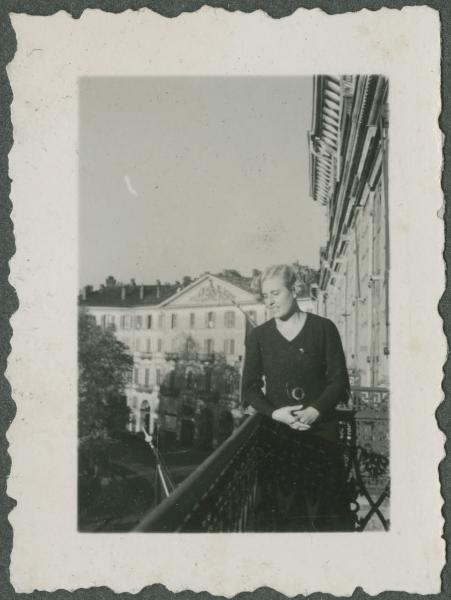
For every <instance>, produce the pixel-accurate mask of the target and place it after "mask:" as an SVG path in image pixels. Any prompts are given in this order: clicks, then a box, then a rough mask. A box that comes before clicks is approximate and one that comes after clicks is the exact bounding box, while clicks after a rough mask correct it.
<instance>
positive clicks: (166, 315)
mask: <svg viewBox="0 0 451 600" xmlns="http://www.w3.org/2000/svg"><path fill="white" fill-rule="evenodd" d="M248 283H249V284H250V282H248ZM79 303H80V306H82V307H84V309H85V310H87V311H88V312H89V313H90V314H91V315H93V316H94V317H95V319H96V322H97V324H98V325H101V326H103V327H109V328H110V329H112V330H113V331H114V332H115V335H116V337H117V338H118V339H119V340H121V341H122V342H124V343H125V344H126V345H127V346H128V348H129V350H130V352H131V353H132V354H133V359H134V370H133V379H132V381H131V382H130V385H129V387H128V389H127V403H128V406H129V407H130V409H131V424H130V429H131V430H132V431H141V430H142V428H143V427H145V429H146V430H147V431H153V429H154V424H155V420H156V419H158V416H159V415H158V408H159V403H160V396H161V394H160V388H161V386H162V385H163V382H167V381H168V376H169V375H170V373H171V372H172V371H174V369H175V365H176V363H177V362H178V361H179V359H180V358H181V357H182V358H183V357H184V356H185V355H186V354H188V355H189V356H190V357H191V358H192V357H193V356H194V357H195V360H196V361H197V362H198V363H199V364H201V365H208V364H211V363H213V362H215V361H218V360H219V359H220V360H221V361H223V362H224V363H225V364H226V365H229V366H234V365H236V366H237V368H238V369H239V368H240V363H241V360H242V357H243V354H244V338H245V333H246V316H245V314H246V315H247V317H248V319H249V320H250V322H252V323H255V324H257V325H258V324H260V323H263V322H264V321H265V320H266V318H267V315H266V310H265V307H264V305H263V304H262V303H260V302H258V301H256V299H255V297H254V295H253V294H252V292H251V289H250V285H247V282H246V280H245V279H244V278H243V279H242V280H241V281H240V284H238V283H237V282H236V280H233V282H231V281H229V280H228V279H227V278H225V277H221V276H217V275H210V274H208V273H207V274H205V275H203V276H202V277H200V278H199V279H197V280H196V281H194V282H192V283H190V284H189V285H186V286H185V287H181V286H178V287H177V286H169V285H166V286H164V285H161V284H159V283H157V284H156V285H152V286H143V285H141V286H139V285H127V286H123V285H118V284H116V282H115V281H114V279H113V278H109V279H108V280H107V282H106V285H105V286H103V288H102V289H100V290H97V291H93V290H92V289H91V288H89V287H88V288H85V289H84V290H83V292H82V295H81V297H80V301H79ZM168 402H169V396H168V398H167V402H166V404H168ZM165 413H168V417H167V418H166V417H165V422H166V429H169V430H170V429H171V427H173V430H174V431H176V430H177V428H178V427H179V424H177V423H176V422H175V421H174V422H173V423H172V425H171V418H170V417H171V411H169V412H168V411H167V410H166V408H165ZM172 413H173V416H177V415H178V409H177V410H175V409H174V411H172ZM181 435H183V434H181Z"/></svg>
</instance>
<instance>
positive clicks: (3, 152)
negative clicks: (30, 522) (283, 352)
mask: <svg viewBox="0 0 451 600" xmlns="http://www.w3.org/2000/svg"><path fill="white" fill-rule="evenodd" d="M86 4H87V3H86V2H77V1H72V2H69V1H61V2H58V1H55V2H54V1H52V0H50V1H48V0H46V1H42V2H39V1H30V2H20V1H17V2H14V1H10V2H5V3H4V4H2V5H1V7H0V23H1V24H2V27H1V30H0V62H1V71H0V86H1V87H0V112H1V131H0V194H1V195H0V208H1V211H0V265H1V270H0V359H1V371H2V378H1V380H0V394H1V400H2V411H1V413H0V418H1V424H0V469H1V473H2V480H1V481H2V485H1V492H0V493H1V503H0V523H1V526H0V530H1V533H2V541H3V543H2V544H1V545H0V568H1V570H2V576H1V578H0V593H1V594H2V596H3V597H5V598H7V597H14V596H15V592H14V590H13V589H12V586H11V584H10V583H9V578H8V563H9V554H10V552H11V548H12V544H13V532H12V530H11V527H10V525H9V522H8V514H9V512H10V511H11V509H12V508H13V506H14V500H12V499H9V498H7V497H6V493H5V489H6V476H5V475H6V474H7V473H8V471H9V456H8V454H7V442H6V438H5V432H6V430H7V428H8V427H9V424H10V423H11V421H12V419H13V418H14V414H15V405H14V402H13V400H12V398H11V393H10V388H9V384H8V382H7V381H6V379H5V377H4V375H3V372H4V370H5V367H6V361H7V358H8V354H9V348H10V346H9V339H10V336H11V333H12V331H11V327H10V325H9V319H10V317H11V315H12V314H13V313H14V312H15V311H16V310H17V308H18V300H17V297H16V294H15V291H14V289H12V288H11V286H10V285H9V284H8V279H7V278H8V261H9V259H10V257H11V256H12V255H13V254H14V250H15V248H14V235H13V234H14V230H13V223H12V222H11V220H10V219H9V218H8V215H9V213H10V210H11V203H10V200H9V191H10V181H9V177H8V153H9V151H10V148H11V146H12V143H13V132H12V129H11V121H10V102H11V89H10V86H9V82H8V78H7V74H6V65H7V64H8V63H9V62H10V61H11V59H12V57H13V55H14V51H15V36H14V31H13V29H12V27H11V23H10V19H9V13H10V12H17V13H27V14H36V15H50V14H54V13H56V12H57V11H59V10H65V11H67V12H68V13H70V14H72V16H73V17H75V18H77V17H79V16H80V15H81V13H82V12H83V10H84V8H85V7H86ZM206 4H207V5H209V6H213V7H222V8H225V9H227V10H241V11H243V12H252V11H254V10H258V9H260V10H263V11H265V12H267V13H268V14H269V15H270V16H272V17H274V18H281V17H284V16H288V15H290V14H291V13H292V12H294V11H295V10H296V9H297V8H300V7H302V8H321V9H323V10H324V11H325V12H327V13H329V14H337V13H345V12H351V11H355V10H360V9H362V8H369V9H371V10H376V9H378V8H381V7H383V6H385V7H387V8H402V7H403V6H413V5H421V6H430V7H432V8H435V9H437V10H439V11H440V18H441V24H442V33H441V38H442V83H441V85H442V114H441V118H440V127H441V129H442V132H443V134H444V136H445V137H444V160H445V163H444V171H443V179H442V187H443V191H444V194H445V198H446V199H448V196H449V189H450V185H451V173H450V169H449V160H450V159H449V150H450V141H449V140H450V123H451V106H450V104H451V103H450V101H449V94H447V93H446V90H449V89H451V78H450V65H451V6H449V5H448V2H447V0H441V1H437V2H394V1H392V2H387V3H383V2H348V1H342V2H340V3H339V6H335V5H336V4H338V3H336V2H333V3H331V2H328V1H327V0H325V1H322V2H320V1H317V2H309V1H306V2H301V1H299V2H284V3H279V2H273V1H268V2H245V1H243V2H239V1H238V2H224V3H221V2H211V3H206ZM330 4H334V7H333V8H331V6H330ZM202 5H203V4H202V3H201V2H183V1H180V2H177V1H173V2H170V3H167V2H164V1H161V2H139V1H138V2H130V1H129V2H127V1H125V0H124V1H117V2H115V1H105V2H93V3H92V4H90V5H89V8H100V9H102V10H105V11H111V12H115V13H118V12H122V11H123V10H126V9H128V8H133V9H138V8H142V7H147V8H151V9H152V10H154V11H155V12H158V13H160V14H163V15H165V16H168V17H174V16H177V15H178V14H180V13H181V12H192V11H195V10H197V9H198V8H200V7H201V6H202ZM282 5H283V6H282ZM450 219H451V215H450V207H449V203H446V205H445V211H444V223H445V234H446V241H445V248H444V256H445V259H446V261H447V265H448V264H449V260H450V248H449V244H450V241H449V240H450V231H449V228H450V222H451V221H450ZM440 312H441V315H442V317H443V320H444V331H445V333H446V334H447V336H448V334H449V328H450V313H451V299H450V296H449V284H448V283H447V289H446V291H444V294H443V297H442V300H441V303H440ZM426 318H427V317H426ZM448 339H449V338H448ZM450 378H451V369H450V368H449V364H447V365H446V369H445V377H444V390H445V393H446V400H445V402H443V403H442V405H441V406H440V408H439V410H438V411H437V419H438V423H439V426H440V428H441V429H442V430H443V431H445V432H446V433H448V434H449V423H450V407H449V396H450V389H451V382H450ZM449 468H450V459H449V456H447V457H446V458H445V459H444V460H443V461H442V463H441V465H440V479H441V484H442V495H443V497H444V499H445V501H446V504H445V510H444V514H445V517H446V522H445V536H446V538H447V540H448V545H449V501H450V487H451V483H450V481H451V477H449V472H450V469H449ZM36 551H39V541H37V542H36ZM81 593H82V595H83V597H84V598H90V597H92V598H95V597H96V598H97V597H104V598H107V597H113V596H116V594H114V593H113V592H112V591H111V590H108V589H106V588H95V589H93V588H92V589H90V590H84V591H83V592H74V593H73V595H77V596H79V595H80V594H81ZM450 594H451V585H450V570H449V565H447V566H446V568H445V569H444V571H443V576H442V593H441V594H440V595H436V596H434V597H435V598H439V597H442V598H447V597H449V596H450ZM22 595H23V594H21V596H22ZM247 595H248V593H246V596H247ZM253 595H254V596H255V597H259V598H260V597H263V598H265V599H266V598H267V599H268V600H269V598H278V597H285V596H283V595H282V594H279V593H278V592H277V591H275V590H270V589H262V590H259V591H258V592H254V593H253ZM401 595H402V593H401V592H398V593H396V592H393V593H390V592H389V591H387V592H386V593H384V594H382V595H381V597H384V598H385V597H387V598H390V597H391V598H396V597H401ZM32 596H37V593H34V594H32ZM139 596H140V597H143V598H144V597H145V598H165V597H167V598H169V597H171V598H172V597H174V596H178V597H188V596H189V597H198V598H202V600H204V598H205V599H206V598H211V597H213V596H211V594H208V593H206V592H204V593H199V594H194V593H192V592H189V591H187V592H180V593H178V594H173V593H172V592H169V591H167V590H166V589H165V588H163V587H162V586H159V585H154V586H149V587H148V588H145V590H143V591H141V592H140V594H139ZM240 596H241V595H240ZM52 597H55V598H63V597H65V598H67V597H69V593H68V592H67V591H64V590H60V591H58V592H54V593H52ZM243 597H244V594H243ZM318 597H319V596H318ZM321 597H323V594H321ZM364 597H367V596H366V594H365V593H364V591H363V590H360V589H357V590H356V591H355V593H354V594H353V598H364ZM404 597H409V598H410V597H412V598H413V597H418V598H420V597H422V596H418V595H415V594H408V595H407V596H404Z"/></svg>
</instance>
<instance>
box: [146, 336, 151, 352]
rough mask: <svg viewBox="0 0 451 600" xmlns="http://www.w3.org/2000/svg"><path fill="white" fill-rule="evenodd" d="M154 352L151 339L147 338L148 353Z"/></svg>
mask: <svg viewBox="0 0 451 600" xmlns="http://www.w3.org/2000/svg"><path fill="white" fill-rule="evenodd" d="M151 350H152V344H151V339H150V338H147V340H146V352H150V351H151Z"/></svg>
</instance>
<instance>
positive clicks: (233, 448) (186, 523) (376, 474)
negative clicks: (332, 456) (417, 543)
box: [136, 389, 390, 532]
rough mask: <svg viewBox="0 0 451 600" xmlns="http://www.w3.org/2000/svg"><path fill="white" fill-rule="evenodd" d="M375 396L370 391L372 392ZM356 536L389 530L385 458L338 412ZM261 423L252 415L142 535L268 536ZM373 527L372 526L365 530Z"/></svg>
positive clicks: (151, 517) (149, 519)
mask: <svg viewBox="0 0 451 600" xmlns="http://www.w3.org/2000/svg"><path fill="white" fill-rule="evenodd" d="M373 392H374V389H373ZM337 413H338V417H339V423H340V440H341V444H342V448H343V451H344V456H345V465H346V476H347V482H348V486H347V489H346V490H345V491H344V493H346V502H348V503H349V507H350V511H351V515H352V523H353V528H354V530H355V531H363V530H365V529H367V528H369V527H371V528H376V529H383V530H388V528H389V520H388V518H387V516H386V512H385V510H384V508H383V507H384V506H385V505H386V504H387V503H388V499H389V495H390V491H389V489H390V488H389V474H388V457H387V456H385V455H383V454H378V453H376V452H373V451H371V450H370V449H369V448H368V447H367V446H365V447H362V446H361V445H360V443H359V440H358V438H357V427H356V419H355V411H354V410H352V409H350V408H340V409H337ZM263 419H264V418H263V417H261V416H260V415H258V414H254V415H252V416H250V417H247V418H246V420H245V421H244V422H243V423H242V424H241V426H240V427H239V428H238V429H237V430H236V431H235V432H234V433H233V434H232V436H231V437H229V438H228V439H227V440H226V441H225V442H224V443H223V444H222V445H221V446H219V448H217V449H216V451H215V452H213V453H212V454H211V455H210V456H209V457H208V458H207V459H206V460H205V461H204V462H203V463H202V464H201V465H199V466H198V467H197V469H196V470H195V471H194V472H193V473H191V475H190V476H189V477H187V479H185V480H184V481H183V482H182V483H180V484H179V486H178V487H176V488H175V490H174V491H173V492H172V493H171V494H170V495H169V496H168V497H167V498H165V499H164V500H163V501H162V502H161V503H160V504H158V505H157V506H156V507H155V508H154V509H152V510H150V511H149V513H148V514H147V515H146V516H144V518H143V519H142V520H141V522H140V523H139V525H138V527H137V528H136V531H142V532H251V531H271V530H272V529H271V525H270V524H271V523H272V522H273V519H272V517H271V515H270V514H268V513H267V512H265V510H267V509H265V507H264V504H263V502H262V498H263V499H264V498H265V497H268V494H274V493H275V490H274V489H270V488H271V486H274V484H273V482H272V481H270V480H268V478H267V477H266V478H265V477H264V476H262V474H264V473H265V461H266V455H265V452H264V450H263V448H264V439H265V438H264V436H265V428H264V426H262V424H263ZM370 522H371V525H369V524H370Z"/></svg>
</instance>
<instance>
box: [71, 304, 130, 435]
mask: <svg viewBox="0 0 451 600" xmlns="http://www.w3.org/2000/svg"><path fill="white" fill-rule="evenodd" d="M78 367H79V381H78V401H79V423H78V432H79V441H80V443H81V444H83V443H84V442H87V441H89V440H99V439H111V438H114V437H115V436H116V435H117V434H118V433H121V432H123V431H125V430H126V426H127V423H128V419H129V409H128V408H127V405H126V400H125V386H126V384H127V381H129V378H130V375H131V371H132V368H133V358H132V356H130V355H129V354H128V352H127V347H126V346H125V344H123V343H122V342H120V341H119V340H117V339H116V337H115V336H114V333H113V332H112V331H111V330H109V329H102V328H101V327H99V326H98V325H96V323H95V319H93V318H92V317H91V316H90V315H89V314H87V313H86V312H81V313H80V316H79V322H78Z"/></svg>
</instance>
